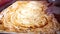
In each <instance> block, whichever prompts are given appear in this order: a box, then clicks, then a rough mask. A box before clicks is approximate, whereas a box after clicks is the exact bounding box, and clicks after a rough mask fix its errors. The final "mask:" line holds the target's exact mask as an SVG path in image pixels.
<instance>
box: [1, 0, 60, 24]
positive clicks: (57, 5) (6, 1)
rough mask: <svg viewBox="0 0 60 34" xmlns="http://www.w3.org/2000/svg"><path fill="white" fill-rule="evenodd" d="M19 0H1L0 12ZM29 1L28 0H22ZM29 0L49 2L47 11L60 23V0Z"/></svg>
mask: <svg viewBox="0 0 60 34" xmlns="http://www.w3.org/2000/svg"><path fill="white" fill-rule="evenodd" d="M15 1H19V0H0V12H1V11H2V10H4V9H5V8H7V7H8V6H10V5H11V4H12V3H14V2H15ZM20 1H27V0H20ZM28 1H45V2H47V3H48V6H47V7H48V9H47V12H51V13H53V14H54V16H55V18H56V19H57V21H58V22H59V23H60V0H28Z"/></svg>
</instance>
